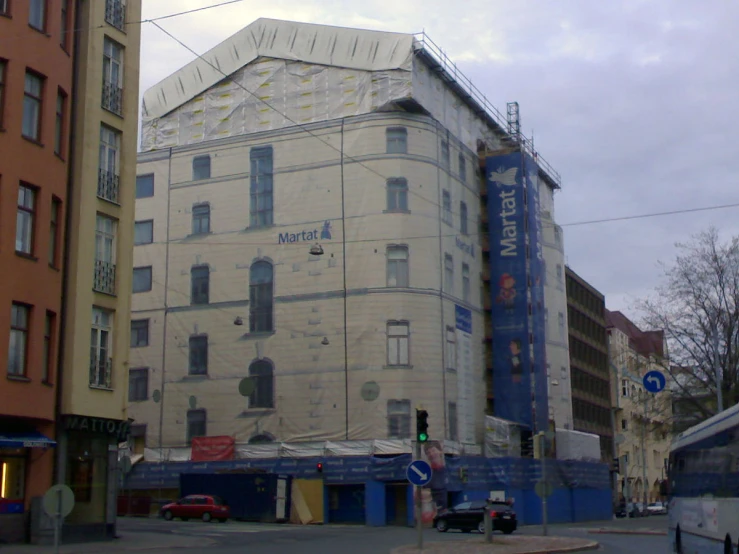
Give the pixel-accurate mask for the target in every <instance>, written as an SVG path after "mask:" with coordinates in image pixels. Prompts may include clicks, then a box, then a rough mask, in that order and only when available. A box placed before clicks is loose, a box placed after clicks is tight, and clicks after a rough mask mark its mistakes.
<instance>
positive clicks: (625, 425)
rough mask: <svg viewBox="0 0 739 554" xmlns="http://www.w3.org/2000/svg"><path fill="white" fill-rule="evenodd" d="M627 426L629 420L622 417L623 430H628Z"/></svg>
mask: <svg viewBox="0 0 739 554" xmlns="http://www.w3.org/2000/svg"><path fill="white" fill-rule="evenodd" d="M627 427H628V423H627V421H626V420H625V419H622V420H621V430H622V431H626V429H627Z"/></svg>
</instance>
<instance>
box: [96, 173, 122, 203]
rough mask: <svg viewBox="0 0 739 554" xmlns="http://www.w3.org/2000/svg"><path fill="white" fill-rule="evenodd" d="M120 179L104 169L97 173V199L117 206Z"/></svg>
mask: <svg viewBox="0 0 739 554" xmlns="http://www.w3.org/2000/svg"><path fill="white" fill-rule="evenodd" d="M119 181H120V178H119V177H118V175H116V174H115V173H111V172H110V171H107V170H105V169H101V170H99V171H98V197H99V198H102V199H103V200H107V201H108V202H113V203H114V204H118V189H119Z"/></svg>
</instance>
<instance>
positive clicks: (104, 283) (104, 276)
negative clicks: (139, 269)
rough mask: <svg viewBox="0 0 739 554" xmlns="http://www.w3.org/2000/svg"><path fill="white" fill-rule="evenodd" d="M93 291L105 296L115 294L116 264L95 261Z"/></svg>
mask: <svg viewBox="0 0 739 554" xmlns="http://www.w3.org/2000/svg"><path fill="white" fill-rule="evenodd" d="M92 288H93V290H95V291H97V292H102V293H104V294H115V264H114V263H110V262H104V261H103V260H95V276H94V279H93V282H92Z"/></svg>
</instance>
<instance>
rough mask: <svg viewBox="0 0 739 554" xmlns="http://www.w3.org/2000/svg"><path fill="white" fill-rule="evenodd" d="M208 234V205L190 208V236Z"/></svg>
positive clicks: (197, 205) (196, 205)
mask: <svg viewBox="0 0 739 554" xmlns="http://www.w3.org/2000/svg"><path fill="white" fill-rule="evenodd" d="M206 233H210V204H195V205H194V206H193V207H192V234H193V235H203V234H206Z"/></svg>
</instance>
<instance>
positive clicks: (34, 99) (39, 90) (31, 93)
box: [22, 71, 44, 142]
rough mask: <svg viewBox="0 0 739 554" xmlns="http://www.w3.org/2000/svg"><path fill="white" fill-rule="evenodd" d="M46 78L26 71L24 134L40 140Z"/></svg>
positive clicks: (37, 140) (28, 137)
mask: <svg viewBox="0 0 739 554" xmlns="http://www.w3.org/2000/svg"><path fill="white" fill-rule="evenodd" d="M43 89H44V79H43V78H42V77H40V76H38V75H36V74H35V73H32V72H30V71H26V81H25V88H24V93H23V123H22V125H23V129H22V133H23V136H24V137H26V138H27V139H31V140H34V141H36V142H39V141H40V138H41V102H42V100H43Z"/></svg>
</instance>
